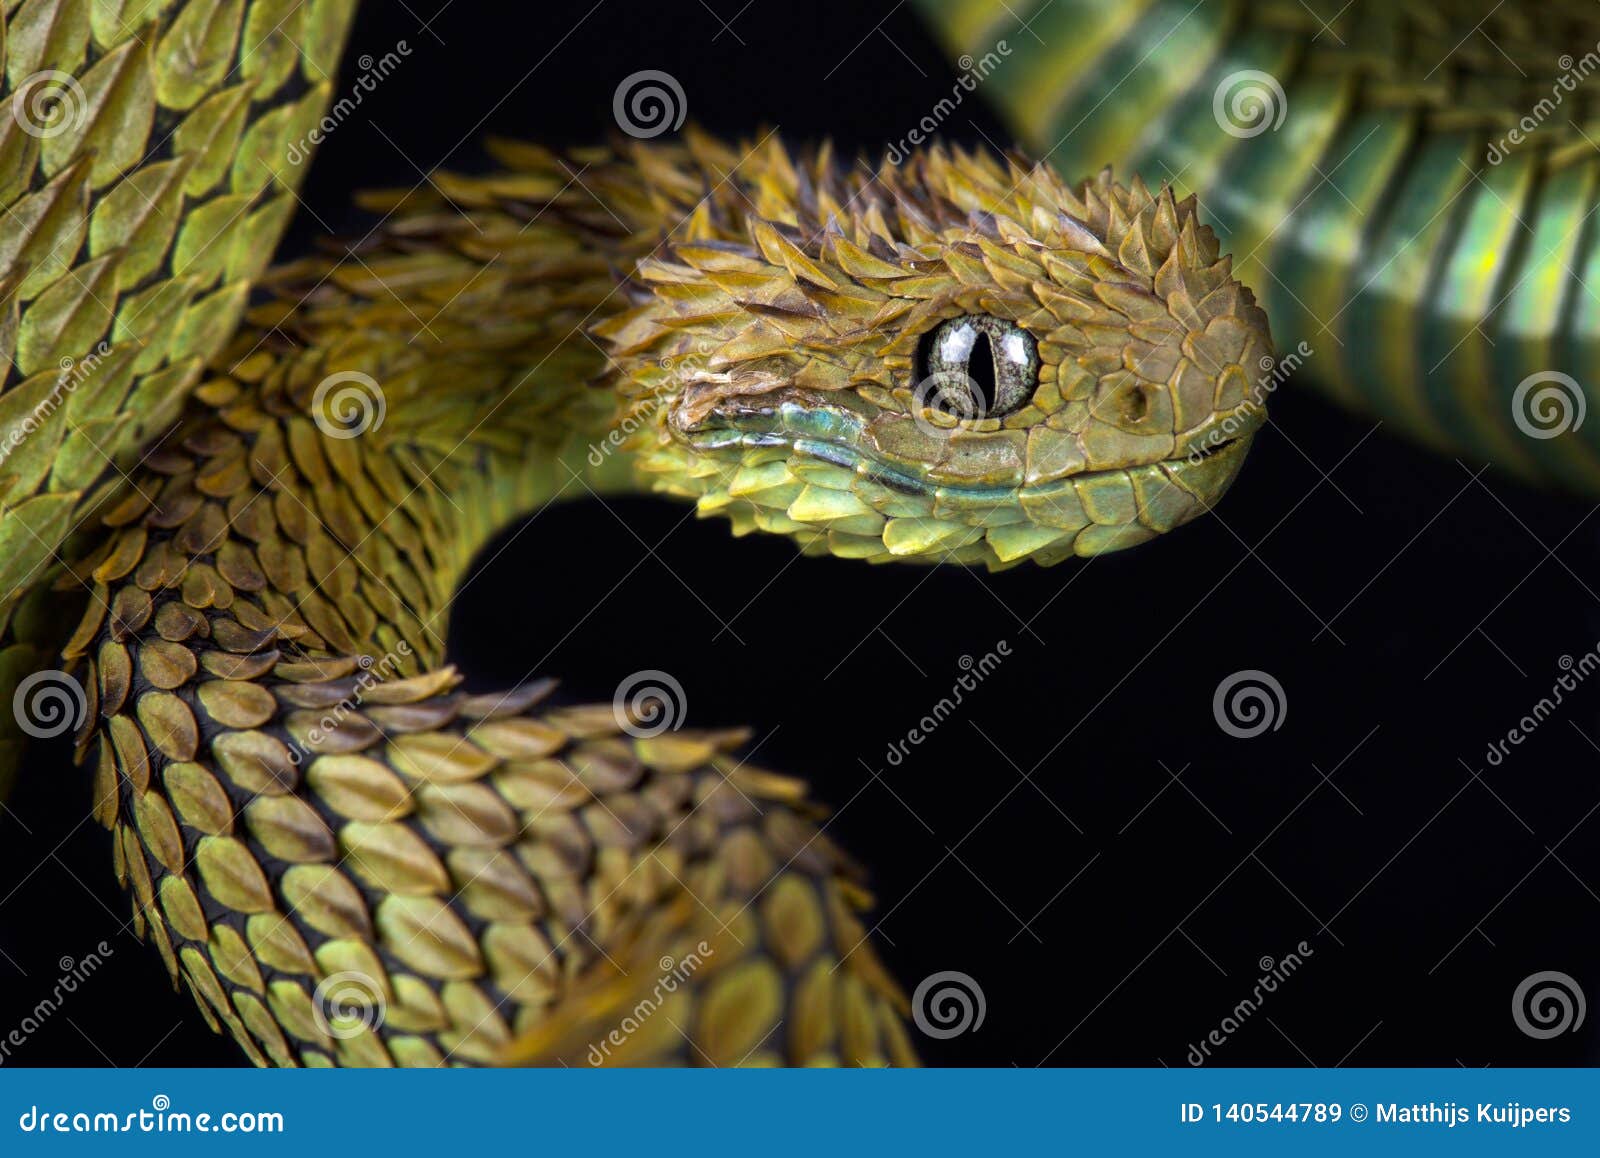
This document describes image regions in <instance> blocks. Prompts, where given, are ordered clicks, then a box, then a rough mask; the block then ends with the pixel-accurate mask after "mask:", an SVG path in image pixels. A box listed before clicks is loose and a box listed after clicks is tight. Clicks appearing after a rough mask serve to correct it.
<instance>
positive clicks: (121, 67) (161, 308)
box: [0, 0, 354, 796]
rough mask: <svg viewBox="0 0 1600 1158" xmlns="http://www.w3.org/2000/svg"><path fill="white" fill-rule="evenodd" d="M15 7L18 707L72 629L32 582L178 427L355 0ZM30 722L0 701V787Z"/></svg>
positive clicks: (3, 411) (3, 552) (6, 481)
mask: <svg viewBox="0 0 1600 1158" xmlns="http://www.w3.org/2000/svg"><path fill="white" fill-rule="evenodd" d="M4 9H5V15H4V22H3V26H0V32H3V36H0V51H3V61H4V70H5V71H4V85H3V98H4V100H5V102H6V106H7V107H6V109H5V110H4V115H3V116H0V206H3V207H4V210H3V215H0V220H3V228H0V511H3V512H4V513H3V515H0V699H3V700H4V701H5V702H7V703H9V702H10V701H11V697H12V695H13V693H14V692H15V690H16V686H17V683H18V681H19V680H21V679H22V678H23V677H24V676H26V675H28V674H29V673H30V672H31V671H33V670H34V669H35V668H37V667H41V666H44V665H45V663H46V662H47V660H48V658H49V656H50V655H51V654H52V653H53V652H54V651H55V650H56V648H57V646H58V645H59V642H60V640H59V638H52V634H53V631H52V626H53V624H52V621H53V620H56V619H57V618H58V613H57V612H55V611H54V609H50V608H40V609H38V611H37V612H36V613H35V614H34V615H33V616H32V617H29V616H27V615H26V614H24V613H22V612H19V605H20V604H21V602H22V599H23V596H24V595H25V594H26V593H27V592H28V591H29V590H30V589H33V590H35V591H39V589H40V588H41V587H42V586H43V581H44V580H45V579H47V578H49V577H50V575H51V574H52V573H53V572H54V571H55V570H56V569H57V568H58V567H59V563H60V559H61V556H62V554H63V551H62V547H63V544H64V543H65V541H66V539H67V536H68V535H69V533H70V532H71V530H72V528H73V527H74V526H75V525H76V524H78V523H80V522H81V521H83V520H84V519H85V518H87V517H89V514H90V513H91V512H92V511H94V510H95V509H96V507H97V505H98V504H99V503H100V502H102V501H103V499H104V497H105V490H104V486H105V484H106V483H107V480H108V478H109V480H110V482H111V483H112V484H118V483H120V482H121V479H120V477H119V476H118V474H117V470H118V469H126V468H127V467H128V466H130V465H131V463H132V462H134V461H137V457H138V452H139V450H140V448H141V447H144V446H146V445H148V444H149V443H150V441H151V440H152V439H153V438H154V437H155V436H156V435H158V434H160V433H161V432H162V431H163V430H164V429H165V428H166V427H167V426H169V425H170V424H171V423H172V421H173V419H174V418H175V417H176V416H177V415H178V413H179V412H180V411H181V409H182V407H183V403H184V400H185V398H186V397H187V396H188V394H189V393H190V391H192V390H193V389H194V387H195V385H196V384H197V383H198V382H199V380H200V375H201V373H202V371H203V369H204V366H205V364H206V362H207V361H208V360H209V359H210V358H212V357H214V356H215V355H216V354H217V352H218V351H219V350H220V349H221V347H222V345H223V344H224V343H226V342H227V340H228V338H229V336H230V335H231V334H232V333H233V331H234V330H235V329H236V328H237V326H238V323H239V319H240V317H241V315H242V313H243V310H244V307H245V302H246V298H247V297H248V294H249V289H250V283H251V281H252V279H254V278H255V277H257V276H258V275H259V274H260V273H261V271H262V269H263V268H265V266H266V263H267V262H268V261H269V260H270V258H271V254H272V250H273V248H274V247H275V246H276V245H277V241H278V237H279V236H280V234H281V233H282V232H283V228H284V226H285V225H286V224H287V223H288V221H289V218H290V216H291V215H292V213H293V210H294V207H295V199H294V195H293V190H294V189H295V188H296V186H297V185H298V183H299V181H300V178H301V176H302V175H303V173H304V167H303V166H301V167H296V166H293V165H290V164H289V163H288V161H287V160H286V156H287V150H288V146H289V144H290V142H292V141H294V140H296V139H298V138H300V137H302V136H303V135H304V134H305V132H306V131H307V130H308V128H309V126H310V124H312V123H314V122H315V121H316V120H317V119H318V118H320V117H321V116H322V111H323V108H324V107H325V106H326V104H327V102H328V98H329V94H330V93H331V91H332V80H331V77H332V74H333V73H334V72H335V71H336V69H337V67H338V62H339V57H340V53H341V50H342V48H343V43H344V36H345V32H346V30H347V28H348V25H349V22H350V19H351V16H352V14H353V11H354V4H353V2H340V0H332V2H330V0H315V2H313V3H294V2H291V0H251V2H250V3H218V2H217V0H183V2H179V3H173V2H171V0H165V2H161V3H152V2H150V0H131V2H130V0H121V2H112V3H94V4H89V3H84V2H83V0H25V2H23V3H16V2H15V0H13V2H11V3H7V4H6V5H5V6H4ZM52 72H53V73H55V74H57V75H56V76H54V77H52V76H49V75H47V74H49V73H52ZM66 78H70V80H69V79H66ZM102 343H104V345H102ZM111 467H115V468H116V469H109V468H111ZM35 598H36V600H37V599H38V598H39V596H37V595H36V596H35ZM21 739H22V738H21V737H20V736H18V735H17V734H16V733H15V731H14V721H13V719H12V717H11V715H10V714H9V713H5V714H0V796H3V795H4V794H5V790H6V787H7V784H8V783H9V779H10V776H11V773H12V770H13V769H14V768H15V766H16V764H17V761H18V759H19V757H20V753H21Z"/></svg>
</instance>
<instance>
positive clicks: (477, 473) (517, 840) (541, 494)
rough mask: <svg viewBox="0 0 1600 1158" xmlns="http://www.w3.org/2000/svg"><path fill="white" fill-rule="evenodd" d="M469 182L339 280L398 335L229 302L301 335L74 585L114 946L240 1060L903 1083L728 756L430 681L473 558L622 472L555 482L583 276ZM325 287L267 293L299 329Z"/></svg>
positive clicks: (821, 846) (185, 455) (830, 864)
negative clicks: (146, 953) (369, 1008)
mask: <svg viewBox="0 0 1600 1158" xmlns="http://www.w3.org/2000/svg"><path fill="white" fill-rule="evenodd" d="M492 180H493V179H488V180H486V181H484V182H482V183H473V182H466V181H464V180H462V179H457V183H458V191H459V193H460V194H461V195H462V196H463V198H464V199H466V200H469V201H470V200H478V201H480V202H482V204H481V205H480V207H479V212H477V213H476V214H475V216H474V218H473V219H472V220H471V221H467V220H466V219H465V218H461V217H457V216H454V215H450V214H439V213H437V212H435V213H434V214H433V215H432V217H431V219H430V218H427V217H424V216H420V215H419V216H414V217H405V218H402V221H403V222H404V224H401V225H397V226H396V234H395V235H394V236H392V237H390V238H388V240H387V241H386V243H385V244H382V245H379V246H377V247H375V248H374V249H373V251H372V252H371V253H369V254H368V255H367V256H368V258H369V261H368V265H369V266H370V267H371V268H373V269H382V270H383V271H384V274H385V276H386V277H388V278H389V279H390V281H389V282H388V284H389V285H395V284H401V285H405V286H406V287H407V294H408V309H406V310H397V309H396V308H395V304H394V302H393V299H392V297H391V295H390V293H389V290H388V288H386V286H385V285H381V284H377V283H375V282H372V281H370V280H368V279H367V278H366V276H365V274H364V272H356V273H352V274H350V275H348V280H347V284H348V285H350V286H352V287H354V288H352V289H350V290H335V289H326V290H325V291H324V292H322V293H321V294H319V295H318V297H317V298H316V299H315V302H314V304H307V305H305V306H303V307H301V309H300V310H299V311H298V312H297V313H296V314H295V315H294V317H293V318H291V319H285V318H282V317H281V314H280V311H279V309H278V307H277V306H276V305H275V304H273V303H267V304H265V305H263V306H261V307H259V308H258V310H257V311H256V312H255V314H254V315H253V321H254V322H255V323H256V324H258V325H268V324H273V323H281V324H283V325H284V326H285V328H286V332H287V333H288V334H289V335H290V336H292V337H293V338H294V339H295V341H294V342H292V343H291V342H290V341H288V340H286V339H285V337H283V336H279V335H272V334H268V333H265V332H263V331H260V330H254V329H252V330H248V331H247V332H246V333H244V334H242V335H241V336H240V337H239V338H238V339H237V341H236V342H235V343H234V345H233V346H232V348H231V349H230V351H229V352H230V354H231V355H232V357H231V359H230V364H231V365H232V366H233V368H234V373H233V374H231V375H219V376H216V377H213V378H211V379H209V380H207V381H205V382H204V383H203V384H202V385H201V386H200V387H199V389H198V390H197V391H196V396H195V398H194V400H193V401H192V403H191V404H190V407H189V409H188V412H187V414H186V417H185V419H184V421H183V423H182V424H181V425H180V427H179V429H178V430H177V432H176V433H175V434H174V436H173V437H172V438H171V439H169V440H168V441H167V442H166V443H165V444H164V446H163V448H162V450H161V451H159V452H158V453H156V454H154V455H152V456H151V457H150V458H149V460H148V461H147V462H146V464H145V465H144V467H143V468H141V470H140V472H139V473H138V474H137V475H136V476H135V481H136V483H137V487H136V489H134V490H132V491H130V493H129V494H128V495H127V496H126V497H125V498H124V499H123V500H122V501H121V502H120V503H119V504H118V505H117V506H116V507H115V508H114V509H112V510H110V511H109V512H107V514H106V515H105V517H104V522H105V523H106V524H107V527H108V531H109V534H108V538H107V539H106V541H105V542H104V543H103V544H102V545H101V546H100V548H99V549H98V550H97V551H96V552H95V553H94V554H93V555H92V556H90V557H89V558H88V559H86V560H85V561H84V562H83V563H82V564H81V566H80V567H78V569H77V570H78V573H79V574H80V575H81V576H82V577H83V579H84V580H85V581H86V582H87V583H88V584H89V585H90V586H91V587H92V588H93V597H92V599H91V602H90V607H89V611H88V613H87V614H86V616H85V618H84V620H83V622H82V624H81V625H80V627H79V629H78V631H77V632H76V634H75V636H74V639H73V641H72V643H71V645H70V646H69V648H68V656H69V659H72V660H74V661H79V662H81V664H82V671H83V674H84V678H85V680H86V682H87V684H88V686H89V688H90V691H91V700H92V702H93V703H94V706H95V708H96V712H97V715H98V719H97V720H96V721H95V723H94V725H93V726H91V727H90V728H89V729H87V730H86V731H85V733H84V735H83V736H82V744H83V746H84V752H85V756H86V758H87V760H88V762H89V763H90V764H91V765H92V766H93V767H94V769H95V786H94V790H95V797H96V803H97V811H98V814H99V816H100V818H101V819H102V820H103V821H105V822H106V823H108V824H110V825H111V826H112V827H113V830H114V832H115V833H116V841H115V848H116V851H117V863H118V872H119V875H120V877H121V878H122V879H123V880H124V882H125V883H126V884H127V885H128V887H129V888H130V890H131V892H132V894H133V908H134V919H135V926H136V928H138V929H139V930H140V932H141V933H142V935H144V936H145V937H147V938H148V939H149V940H151V941H152V942H153V943H154V945H155V947H156V949H157V950H158V951H159V952H160V953H161V955H162V956H163V958H164V959H165V960H166V962H167V965H168V967H169V969H170V970H171V971H172V973H173V977H174V979H175V981H178V982H179V983H181V984H183V985H184V986H185V987H187V988H188V989H189V990H190V991H191V992H192V993H193V994H194V996H195V999H196V1001H197V1002H198V1004H199V1005H200V1008H201V1010H202V1012H203V1013H204V1014H205V1016H206V1017H207V1018H208V1019H209V1020H210V1021H211V1022H212V1023H213V1024H214V1025H215V1026H217V1027H219V1028H222V1029H224V1030H226V1031H227V1032H229V1033H231V1034H232V1035H233V1036H234V1037H235V1038H237V1039H238V1040H239V1041H240V1043H241V1045H242V1046H243V1047H244V1049H245V1050H246V1052H247V1053H248V1054H249V1056H250V1057H251V1058H252V1060H254V1061H256V1062H258V1063H261V1064H269V1063H270V1064H308V1065H325V1064H344V1065H385V1064H403V1065H434V1064H451V1063H460V1064H481V1063H489V1062H504V1061H554V1060H557V1059H561V1060H567V1061H569V1062H572V1063H574V1064H583V1063H586V1062H593V1061H595V1060H597V1059H598V1060H601V1061H606V1062H610V1063H630V1064H638V1063H646V1062H650V1063H656V1062H665V1061H681V1062H687V1063H691V1064H718V1065H722V1064H737V1063H741V1062H742V1063H747V1064H758V1063H763V1062H767V1063H781V1064H813V1063H823V1064H839V1063H844V1064H882V1063H888V1062H893V1063H901V1064H903V1063H910V1062H913V1061H914V1060H915V1059H914V1055H913V1053H912V1051H911V1047H910V1045H909V1041H908V1039H907V1036H906V1033H905V1030H904V1028H903V1026H902V1024H901V1021H900V1017H901V1011H902V1010H903V1009H904V998H903V996H902V995H901V993H900V991H899V990H898V989H897V987H896V986H895V985H894V983H893V982H892V981H891V980H890V979H889V978H888V977H887V975H886V974H885V973H884V971H883V969H882V967H881V965H880V964H879V963H878V960H877V957H876V955H875V953H874V950H873V948H872V945H871V944H870V942H869V941H868V939H867V931H866V929H865V927H864V926H863V924H862V921H861V917H860V915H859V914H860V913H861V911H862V910H863V909H864V907H865V905H866V904H867V903H868V898H867V895H866V894H865V893H864V892H863V891H862V889H861V887H860V886H859V884H858V883H857V882H856V874H855V871H854V870H853V869H852V868H851V866H850V865H849V863H848V862H847V861H846V860H845V858H844V857H843V855H842V854H841V853H839V852H838V851H837V850H836V849H835V848H834V846H833V845H832V843H831V842H830V841H829V839H828V838H827V836H826V835H825V834H823V833H822V832H820V831H819V830H818V828H817V827H816V823H815V816H816V813H815V810H814V809H813V808H812V806H810V805H808V804H807V803H806V802H805V798H804V790H803V787H802V786H801V785H800V784H799V783H798V782H796V781H793V780H789V779H787V778H784V777H779V776H775V775H773V774H771V773H767V772H763V771H760V770H758V769H755V768H753V767H751V766H749V765H748V764H746V763H745V762H744V761H742V760H740V759H738V758H736V757H735V756H734V755H733V754H732V753H733V749H734V748H735V746H736V745H737V744H738V743H739V742H740V741H741V740H742V739H743V735H742V733H736V732H722V733H696V732H689V731H679V732H668V733H665V734H663V735H660V736H656V737H653V738H634V737H632V736H630V735H628V734H627V733H625V732H624V731H623V729H622V727H621V725H620V724H619V721H618V719H617V717H616V712H615V710H614V708H613V707H612V706H611V705H596V706H589V707H582V706H580V707H550V706H548V702H547V700H546V697H547V695H548V693H549V691H550V684H549V683H548V682H543V683H538V684H533V685H529V686H527V687H525V688H522V689H518V690H515V691H512V692H509V693H506V694H504V695H500V696H479V697H469V696H465V695H463V694H462V693H461V692H460V690H459V689H458V687H457V684H458V678H457V676H456V674H455V672H454V671H453V670H452V669H450V668H448V667H444V666H442V665H441V661H440V654H441V648H442V641H441V640H440V638H439V636H438V634H437V630H438V625H440V624H442V622H443V618H444V613H445V611H446V609H447V607H448V603H449V600H450V598H451V596H452V593H453V591H454V588H455V584H456V583H457V582H458V580H459V578H460V576H461V575H462V573H463V572H464V570H465V568H466V567H467V564H468V561H469V560H470V558H471V556H472V554H473V552H474V551H475V550H476V548H477V547H478V546H480V545H481V544H482V542H483V541H484V540H485V539H486V538H487V537H488V536H489V535H490V534H492V533H493V531H494V530H495V529H496V528H497V527H498V526H500V525H502V524H503V522H504V521H505V520H506V519H508V518H510V517H512V516H513V515H514V514H516V513H517V512H519V511H522V510H526V509H528V508H529V507H531V506H534V505H537V504H538V503H540V502H542V501H545V500H546V499H548V498H550V497H551V496H552V495H553V494H555V493H558V492H559V491H561V490H562V489H564V488H567V487H580V488H581V487H585V486H595V487H600V488H602V489H603V488H605V487H607V486H615V485H618V481H619V478H620V477H621V472H619V471H618V470H617V466H618V465H619V464H618V463H612V464H608V465H607V466H606V467H603V468H602V469H600V470H598V471H593V470H590V469H588V467H586V466H580V474H579V475H578V476H577V477H574V475H573V473H572V472H571V471H570V470H567V468H566V467H564V466H563V465H562V464H563V463H570V464H582V463H584V460H585V458H586V457H587V454H586V452H587V450H588V442H587V439H588V438H591V437H594V436H595V435H596V433H603V432H604V431H605V429H606V422H607V420H608V419H610V418H611V417H612V416H613V415H614V413H615V409H616V405H617V403H616V402H615V400H614V399H611V398H610V396H609V395H608V394H607V393H606V392H603V391H595V390H591V389H586V388H584V387H583V386H582V383H583V382H584V381H587V380H589V379H590V378H592V377H593V376H594V374H595V373H596V372H597V371H598V370H599V369H600V368H601V367H602V365H603V363H601V362H600V359H599V354H598V350H597V348H596V347H595V346H593V345H592V344H590V343H589V342H587V341H582V340H573V336H572V326H573V324H574V322H575V321H576V320H578V319H582V318H584V317H586V316H590V315H592V314H593V313H594V312H595V310H596V309H597V307H599V306H600V305H602V303H604V302H605V301H606V300H607V298H608V297H609V296H610V294H611V286H612V284H613V283H612V282H611V281H610V279H609V278H608V277H604V276H600V275H601V271H602V270H603V268H604V265H605V263H604V261H603V260H600V259H597V258H593V257H585V256H583V250H584V245H583V243H582V241H581V238H580V237H579V236H578V235H577V234H575V233H573V231H572V230H571V228H570V226H566V225H563V226H561V227H560V228H556V227H555V225H554V224H552V223H542V224H541V223H534V222H530V220H529V219H530V218H533V217H536V216H538V214H539V211H538V209H537V208H535V207H531V206H529V205H527V204H521V205H514V207H513V208H510V209H508V208H505V207H501V206H499V205H498V203H495V207H494V208H493V209H492V210H491V209H490V208H489V206H490V203H491V201H492V199H488V200H485V199H484V198H483V196H482V194H483V191H484V189H483V187H484V186H487V185H488V184H490V183H491V182H492ZM530 231H531V233H532V235H533V236H534V237H536V238H538V239H539V240H540V241H541V242H542V244H540V245H537V246H533V247H523V243H524V241H525V240H526V238H527V237H528V236H529V233H530ZM466 249H470V250H471V251H472V252H473V253H474V254H475V255H476V256H475V257H472V258H468V257H466V256H465V255H464V254H463V252H462V251H463V250H466ZM325 272H328V271H323V270H320V269H317V268H315V267H313V266H309V265H308V266H307V267H305V268H304V269H300V270H288V271H285V272H284V273H282V274H280V275H278V276H277V277H275V278H273V279H270V280H269V285H271V286H272V287H273V288H275V289H277V290H279V291H280V292H281V293H282V294H283V295H284V296H285V299H286V300H289V301H297V302H298V301H300V300H301V299H302V298H303V297H304V290H305V288H306V283H305V282H303V281H302V280H300V279H301V278H302V277H305V278H312V279H315V280H317V281H320V280H322V277H323V274H324V273H325ZM333 277H334V279H341V278H345V277H346V275H343V274H342V273H339V272H335V273H334V274H333ZM619 305H620V303H619ZM613 308H615V307H613ZM413 312H415V316H413ZM418 319H421V320H422V321H423V323H424V325H423V327H422V332H423V333H424V334H425V335H427V337H426V338H425V339H424V340H420V341H412V340H410V339H411V338H412V337H413V336H415V334H416V333H417V323H418ZM491 336H492V340H489V339H490V338H491ZM355 366H362V367H365V368H366V370H367V371H368V372H370V373H372V374H373V375H374V376H375V377H376V378H377V379H378V380H380V381H381V383H382V386H383V388H384V390H385V391H386V393H387V401H388V406H389V413H388V418H387V420H386V421H385V422H384V424H383V425H382V426H381V427H378V428H375V429H372V430H370V431H368V432H367V433H365V434H363V435H361V436H360V437H355V438H346V437H338V435H339V434H341V433H342V432H341V431H340V430H339V429H338V428H337V427H332V426H329V427H328V428H326V429H325V428H324V427H323V426H322V425H319V423H318V421H317V419H318V418H319V417H321V418H323V419H326V415H316V414H313V413H312V412H310V411H309V410H308V405H309V402H310V399H311V396H312V394H313V387H315V385H316V384H317V382H318V381H319V380H320V379H321V378H322V377H323V376H324V375H326V374H327V373H328V372H329V371H331V370H334V369H343V368H349V367H355ZM445 374H448V376H449V381H450V382H451V384H452V389H451V390H450V391H448V392H441V391H440V390H439V389H438V383H439V382H440V380H441V376H442V375H445ZM486 412H493V413H495V414H496V418H497V420H496V422H494V423H493V424H486V423H484V422H483V416H484V414H485V413H486ZM621 465H623V466H625V463H622V464H621ZM580 480H581V481H580ZM363 657H370V658H366V659H364V658H363ZM665 958H671V961H672V965H671V967H670V968H669V967H668V966H666V965H664V964H663V960H664V959H665ZM618 967H620V970H621V972H619V971H618ZM352 979H356V980H354V981H352ZM325 984H331V985H335V986H341V985H342V986H350V985H354V986H355V987H356V988H357V989H358V990H360V991H361V992H362V994H363V995H364V998H365V1000H367V1001H368V1002H370V1003H372V1004H373V1005H381V1008H382V1013H381V1016H377V1017H376V1020H375V1023H374V1024H372V1025H370V1026H369V1025H365V1024H363V1023H362V1022H361V1019H360V1018H351V1017H341V1015H340V1008H341V1004H340V994H339V993H337V992H329V991H328V990H326V989H325V990H324V991H323V992H321V993H319V991H318V987H319V985H325ZM346 996H348V995H346ZM346 1012H348V1011H346Z"/></svg>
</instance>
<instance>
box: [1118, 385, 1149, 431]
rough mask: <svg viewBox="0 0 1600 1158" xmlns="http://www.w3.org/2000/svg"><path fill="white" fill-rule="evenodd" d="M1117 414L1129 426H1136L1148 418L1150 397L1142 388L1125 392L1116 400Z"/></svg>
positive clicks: (1138, 387)
mask: <svg viewBox="0 0 1600 1158" xmlns="http://www.w3.org/2000/svg"><path fill="white" fill-rule="evenodd" d="M1117 412H1118V414H1120V415H1121V417H1122V420H1123V421H1124V422H1126V423H1128V424H1129V425H1138V424H1139V423H1141V422H1143V421H1144V420H1145V419H1146V418H1148V417H1150V395H1149V393H1148V392H1147V391H1146V390H1145V388H1144V387H1143V386H1133V387H1130V388H1129V389H1127V390H1125V391H1124V392H1123V394H1122V397H1121V398H1119V399H1117Z"/></svg>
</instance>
